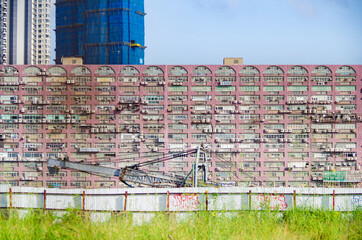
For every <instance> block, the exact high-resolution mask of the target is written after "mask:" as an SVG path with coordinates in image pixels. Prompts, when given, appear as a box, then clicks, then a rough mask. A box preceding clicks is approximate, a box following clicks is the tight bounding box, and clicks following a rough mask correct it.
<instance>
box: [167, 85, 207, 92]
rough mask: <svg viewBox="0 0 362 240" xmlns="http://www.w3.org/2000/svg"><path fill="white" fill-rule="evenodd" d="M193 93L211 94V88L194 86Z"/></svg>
mask: <svg viewBox="0 0 362 240" xmlns="http://www.w3.org/2000/svg"><path fill="white" fill-rule="evenodd" d="M169 88H170V87H169ZM185 88H186V90H185V91H187V87H185ZM191 91H194V92H211V86H192V87H191Z"/></svg>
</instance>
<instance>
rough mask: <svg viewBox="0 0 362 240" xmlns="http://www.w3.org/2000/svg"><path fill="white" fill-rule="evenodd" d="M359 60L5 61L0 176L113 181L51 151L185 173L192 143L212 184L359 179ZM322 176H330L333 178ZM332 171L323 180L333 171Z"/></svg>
mask: <svg viewBox="0 0 362 240" xmlns="http://www.w3.org/2000/svg"><path fill="white" fill-rule="evenodd" d="M361 91H362V66H361V65H349V66H347V65H303V66H301V65H297V66H292V65H278V66H277V65H271V66H269V65H254V66H247V65H234V66H226V65H210V66H208V65H205V66H194V65H183V66H168V65H159V66H143V65H134V66H125V65H112V66H104V65H80V66H77V65H54V66H45V65H13V66H2V67H1V69H0V154H1V155H0V157H1V158H0V167H1V172H0V181H1V182H7V183H10V184H12V185H17V186H19V185H20V186H39V187H40V186H53V187H63V188H76V187H88V188H98V187H120V186H122V185H121V184H120V183H119V182H118V179H117V178H109V177H101V176H95V175H91V174H89V173H82V172H76V171H71V170H64V169H63V170H61V171H60V172H59V173H58V174H56V175H51V174H49V172H48V171H47V168H46V163H45V161H46V160H47V159H49V158H64V157H65V156H67V157H69V159H70V161H83V162H86V163H87V162H89V163H97V164H100V165H104V166H108V167H114V168H118V167H124V166H130V165H133V164H136V163H139V162H143V161H147V160H150V159H157V158H161V157H164V156H168V155H173V156H177V157H176V158H175V159H172V160H169V161H166V162H160V163H155V164H153V165H150V166H148V167H147V169H144V170H145V171H149V172H157V173H160V174H166V173H177V174H181V175H184V176H186V175H187V173H188V172H189V171H190V170H191V167H192V163H193V162H194V160H195V156H194V155H193V154H191V155H187V154H185V155H183V154H180V153H182V152H184V151H185V150H188V149H193V148H196V147H198V146H202V147H203V148H204V149H206V150H205V153H204V154H201V159H200V161H201V162H205V163H206V164H207V166H208V178H209V180H210V181H212V182H217V183H221V184H222V185H237V186H261V185H263V186H276V187H278V186H322V185H323V184H325V183H327V182H328V183H329V182H335V183H344V184H346V183H347V184H352V185H353V184H356V183H357V184H358V183H359V182H360V181H361V170H360V168H361V164H362V160H361V157H362V147H361V140H362V133H361V132H362V124H361V123H362V121H361V119H362V113H361V107H362V99H361ZM331 176H332V177H331ZM336 176H337V178H338V179H339V180H338V179H332V178H336Z"/></svg>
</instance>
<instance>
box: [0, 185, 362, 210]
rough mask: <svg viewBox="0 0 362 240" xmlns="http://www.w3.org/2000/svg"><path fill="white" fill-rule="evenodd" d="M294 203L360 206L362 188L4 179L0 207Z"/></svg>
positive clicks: (161, 207)
mask: <svg viewBox="0 0 362 240" xmlns="http://www.w3.org/2000/svg"><path fill="white" fill-rule="evenodd" d="M294 207H312V208H317V209H325V210H335V211H352V210H355V209H356V208H358V207H362V188H355V189H353V188H336V189H332V188H244V187H231V188H173V189H155V188H137V189H135V188H133V189H130V188H128V189H124V188H123V189H54V188H28V187H10V186H8V185H0V208H14V209H47V210H58V211H61V210H66V209H69V208H76V209H80V210H84V211H95V212H96V211H109V212H123V211H130V212H135V213H137V212H166V211H169V212H192V211H202V210H210V211H213V210H228V211H233V210H261V209H265V208H269V209H272V210H288V209H292V208H294Z"/></svg>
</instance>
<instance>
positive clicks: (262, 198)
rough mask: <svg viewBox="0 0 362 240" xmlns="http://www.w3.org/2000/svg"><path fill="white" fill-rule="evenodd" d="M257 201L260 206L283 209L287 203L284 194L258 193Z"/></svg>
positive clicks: (286, 206)
mask: <svg viewBox="0 0 362 240" xmlns="http://www.w3.org/2000/svg"><path fill="white" fill-rule="evenodd" d="M257 201H258V203H259V206H260V207H261V208H262V207H268V208H270V209H272V210H273V209H279V210H283V209H287V208H288V203H287V202H286V200H285V196H284V194H270V195H258V196H257Z"/></svg>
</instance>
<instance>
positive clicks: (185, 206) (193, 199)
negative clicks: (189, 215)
mask: <svg viewBox="0 0 362 240" xmlns="http://www.w3.org/2000/svg"><path fill="white" fill-rule="evenodd" d="M171 204H172V206H173V207H175V208H176V209H177V210H181V211H182V210H184V211H189V210H197V207H198V206H199V205H200V202H199V198H198V196H197V194H176V195H174V196H173V199H172V202H171Z"/></svg>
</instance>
